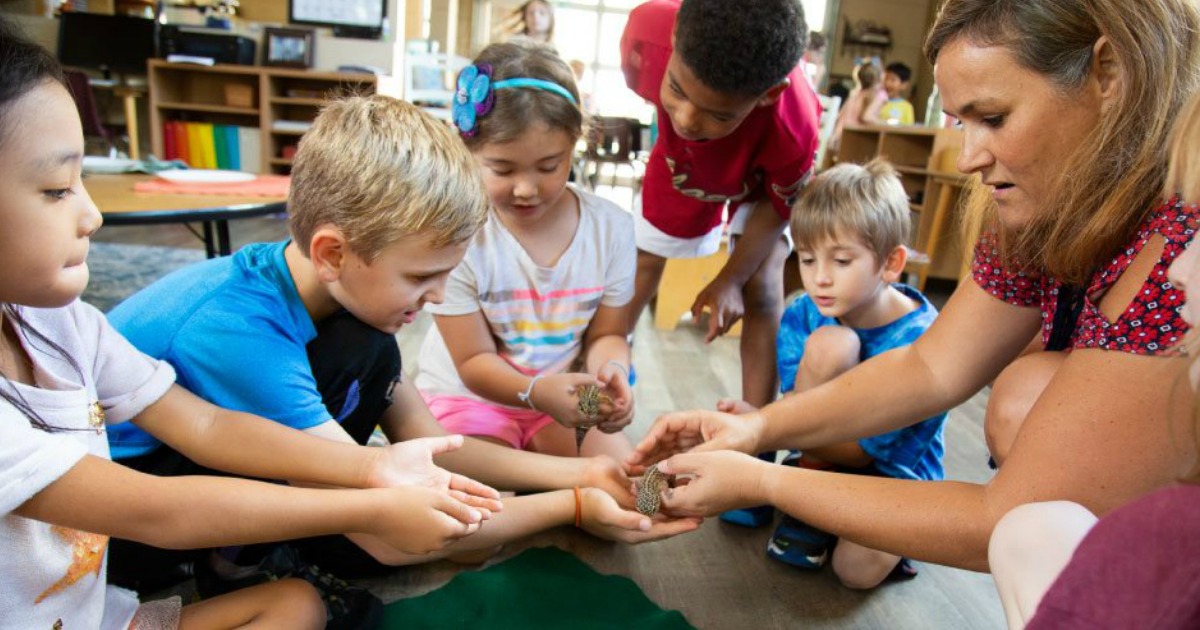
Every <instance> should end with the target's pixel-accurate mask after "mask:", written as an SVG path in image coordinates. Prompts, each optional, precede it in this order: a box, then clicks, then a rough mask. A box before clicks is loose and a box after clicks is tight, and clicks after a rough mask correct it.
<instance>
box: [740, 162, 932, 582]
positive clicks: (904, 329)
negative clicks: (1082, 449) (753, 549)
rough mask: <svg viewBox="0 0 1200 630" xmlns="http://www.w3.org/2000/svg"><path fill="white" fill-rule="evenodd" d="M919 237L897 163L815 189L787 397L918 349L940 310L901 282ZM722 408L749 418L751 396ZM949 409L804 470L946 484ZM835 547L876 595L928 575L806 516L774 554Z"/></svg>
mask: <svg viewBox="0 0 1200 630" xmlns="http://www.w3.org/2000/svg"><path fill="white" fill-rule="evenodd" d="M908 234H909V209H908V197H907V195H906V194H905V193H904V188H903V186H902V185H901V184H900V179H899V178H898V177H897V176H896V172H895V171H894V170H893V169H892V167H891V166H889V165H888V164H887V163H886V162H883V161H879V160H875V161H872V162H870V163H868V164H867V165H866V166H859V165H857V164H840V165H838V166H835V167H833V168H831V169H829V170H827V171H825V172H823V173H821V174H820V175H818V176H817V177H816V178H815V179H813V181H812V182H811V183H810V184H809V185H808V186H807V187H806V188H805V190H804V192H803V193H802V194H801V195H800V199H799V200H798V201H797V202H796V209H795V212H793V213H792V237H793V238H794V239H795V242H796V252H797V254H799V257H800V276H801V278H802V279H803V281H804V289H805V294H804V295H802V296H800V297H799V298H798V299H797V300H795V301H794V302H793V303H792V304H791V305H790V306H788V308H787V310H786V311H785V312H784V314H783V321H782V323H781V325H780V330H779V341H778V348H779V352H778V356H779V378H780V383H781V386H780V390H781V391H782V392H783V393H784V395H785V396H786V395H790V394H792V393H795V392H802V391H806V390H809V389H812V388H814V387H817V386H818V385H821V384H823V383H826V382H828V381H830V380H833V379H834V378H835V377H837V376H838V375H840V374H842V373H843V372H846V371H847V370H849V369H850V368H852V367H854V366H855V365H858V364H859V363H860V362H862V361H865V360H866V359H869V358H871V357H873V356H875V355H877V354H881V353H883V352H886V351H888V350H891V349H893V348H896V347H899V346H904V345H908V344H910V343H912V342H913V341H915V340H916V338H917V337H919V336H921V333H923V332H925V329H927V328H928V327H929V325H930V324H932V323H933V320H934V318H935V317H936V316H937V310H936V309H935V308H934V307H933V305H932V304H930V303H929V301H928V300H927V299H925V297H924V296H923V295H921V294H920V292H918V291H917V290H916V289H913V288H912V287H909V286H907V285H904V284H897V283H896V282H897V280H899V278H900V274H901V273H902V272H903V270H904V263H905V258H906V254H905V252H906V250H905V249H904V245H903V243H904V241H905V239H907V238H908ZM718 409H720V410H721V411H725V412H730V413H744V412H747V411H752V408H751V407H750V406H749V405H747V404H745V403H744V402H740V401H729V400H725V401H721V403H720V404H719V405H718ZM945 420H946V414H945V413H942V414H939V415H937V416H933V417H931V418H929V419H927V420H923V421H921V422H919V423H917V424H915V425H913V426H910V427H907V428H904V429H901V430H899V431H893V432H891V433H886V434H884V435H880V436H876V437H872V438H867V439H863V440H858V441H856V442H845V443H841V444H833V445H830V446H827V447H823V448H816V449H809V450H806V451H804V454H803V457H802V459H801V461H800V465H801V466H806V467H811V468H834V469H836V470H839V471H843V472H848V473H853V474H867V475H877V476H883V477H894V478H898V479H942V478H943V476H944V472H943V469H942V454H943V453H944V452H945V446H944V444H943V440H942V428H943V425H944V424H945ZM834 542H836V543H837V546H836V548H835V549H834V552H833V570H834V573H836V574H837V576H838V578H839V579H840V580H841V581H842V583H843V584H845V585H846V586H849V587H851V588H874V587H875V586H877V585H878V584H879V583H880V582H882V581H883V579H884V578H886V577H887V576H888V574H889V573H891V572H892V571H893V569H895V568H896V567H897V564H898V563H901V562H904V564H903V565H901V568H900V570H899V571H898V572H897V575H898V576H908V577H911V576H913V575H916V572H915V571H914V570H913V569H912V568H911V566H910V565H908V564H907V562H906V561H903V560H902V559H901V558H900V557H899V556H895V555H892V554H889V553H884V552H882V551H875V550H872V549H868V548H866V547H863V546H861V545H858V544H855V543H852V542H850V541H847V540H844V539H843V540H840V541H835V539H834V538H833V537H832V536H830V535H829V534H826V533H824V532H821V531H819V530H817V529H815V528H812V527H810V526H808V525H806V524H804V523H802V522H801V521H799V520H797V519H795V518H792V517H791V516H787V515H784V520H783V522H782V523H780V525H779V527H778V528H777V529H776V530H775V533H774V534H773V535H772V537H771V540H770V542H769V543H768V544H767V555H768V556H770V557H772V558H775V559H777V560H780V561H782V562H786V563H788V564H791V565H794V566H799V567H804V568H820V567H821V566H823V565H824V564H825V561H826V558H827V553H828V550H829V549H830V548H833V545H834Z"/></svg>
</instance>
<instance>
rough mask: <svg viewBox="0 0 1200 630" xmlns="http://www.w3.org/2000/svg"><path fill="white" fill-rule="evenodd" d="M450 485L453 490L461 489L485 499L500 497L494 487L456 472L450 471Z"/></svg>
mask: <svg viewBox="0 0 1200 630" xmlns="http://www.w3.org/2000/svg"><path fill="white" fill-rule="evenodd" d="M450 487H451V488H453V489H455V490H461V491H463V492H465V493H467V494H473V495H475V496H478V497H483V498H487V499H499V498H500V492H499V491H498V490H496V489H495V488H493V487H491V486H489V485H485V484H483V483H480V482H478V481H475V480H474V479H471V478H470V477H467V476H465V475H460V474H458V473H450Z"/></svg>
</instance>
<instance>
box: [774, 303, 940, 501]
mask: <svg viewBox="0 0 1200 630" xmlns="http://www.w3.org/2000/svg"><path fill="white" fill-rule="evenodd" d="M892 286H894V287H895V288H896V289H898V290H899V291H900V292H901V293H903V294H904V295H906V296H908V297H909V298H911V299H912V300H913V301H914V302H917V303H919V304H920V306H918V307H917V309H916V310H914V311H912V312H911V313H908V314H906V315H904V316H903V317H901V318H899V319H897V320H896V321H894V322H892V323H890V324H887V325H884V326H880V327H878V328H866V329H859V328H854V329H852V330H854V333H855V334H857V335H858V339H859V341H861V342H862V351H861V353H860V356H859V359H860V360H862V361H865V360H867V359H869V358H871V357H873V356H875V355H877V354H882V353H884V352H887V351H888V350H891V349H893V348H899V347H901V346H907V345H908V344H911V343H912V342H914V341H916V340H917V337H920V336H921V333H923V332H925V330H926V329H927V328H929V326H930V325H931V324H933V320H934V319H935V318H936V317H937V309H936V308H934V306H933V304H930V303H929V300H927V299H925V296H924V295H921V292H920V291H917V290H916V289H914V288H912V287H910V286H908V285H905V284H895V285H892ZM840 325H841V324H839V323H838V321H837V320H836V319H833V318H832V317H825V316H824V315H821V313H820V312H819V311H818V310H817V305H816V304H814V303H813V301H812V298H810V297H809V296H808V295H807V294H805V295H802V296H800V297H799V298H798V299H796V300H795V301H794V302H792V303H791V304H790V305H789V306H788V307H787V309H786V310H784V312H783V320H782V321H781V322H780V323H779V336H778V338H777V339H776V342H775V346H776V349H777V351H778V368H779V390H780V391H781V392H790V391H792V389H794V388H795V387H796V370H797V369H799V367H800V358H801V357H803V356H804V344H805V343H807V342H808V337H809V335H811V334H812V332H813V331H814V330H816V329H818V328H820V327H822V326H840ZM945 423H946V413H945V412H943V413H940V414H938V415H936V416H932V417H930V418H926V419H925V420H922V421H920V422H918V423H916V424H914V425H912V426H909V427H905V428H903V429H900V430H897V431H892V432H891V433H885V434H883V435H879V436H875V437H870V438H864V439H861V440H859V441H858V445H859V446H860V447H862V449H863V451H865V452H866V453H867V454H868V455H870V456H871V457H873V458H875V468H877V469H878V470H879V471H880V472H882V473H883V474H885V475H888V476H890V477H895V478H897V479H942V478H944V477H945V476H946V473H945V470H944V469H943V468H942V455H943V454H944V453H945V451H946V445H945V440H944V438H943V436H942V429H943V427H944V425H945Z"/></svg>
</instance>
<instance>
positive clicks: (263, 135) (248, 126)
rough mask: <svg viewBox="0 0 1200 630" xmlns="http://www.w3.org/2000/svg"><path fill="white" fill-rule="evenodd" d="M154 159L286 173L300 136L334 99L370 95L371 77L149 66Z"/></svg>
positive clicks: (221, 66) (374, 79)
mask: <svg viewBox="0 0 1200 630" xmlns="http://www.w3.org/2000/svg"><path fill="white" fill-rule="evenodd" d="M148 69H149V91H150V130H151V134H150V135H151V144H152V145H153V151H154V154H155V155H156V156H159V157H161V158H165V159H175V158H179V159H183V160H185V161H186V162H188V163H189V164H190V165H191V166H193V167H197V168H233V169H236V170H243V171H248V172H253V173H287V172H288V171H289V170H290V167H291V159H290V156H291V155H292V154H294V151H295V147H296V144H297V143H298V142H299V137H300V136H301V135H303V133H304V132H305V131H306V130H307V127H308V125H309V124H311V122H312V120H313V118H315V117H316V115H317V112H318V111H320V107H321V105H323V104H324V103H325V102H327V101H328V100H329V99H331V98H337V97H341V96H346V95H350V94H371V93H374V92H375V90H376V86H377V82H378V79H377V77H375V76H374V75H369V74H351V73H336V72H314V71H309V70H297V69H292V68H274V67H263V66H238V65H224V64H217V65H214V66H198V65H193V64H182V63H169V62H167V61H164V60H161V59H154V60H151V61H150V62H149V64H148Z"/></svg>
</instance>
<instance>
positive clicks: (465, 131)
mask: <svg viewBox="0 0 1200 630" xmlns="http://www.w3.org/2000/svg"><path fill="white" fill-rule="evenodd" d="M456 86H457V88H456V89H455V91H454V102H453V103H451V104H450V113H451V116H452V117H453V118H454V126H455V127H458V132H459V133H461V134H462V135H464V136H466V137H468V138H470V137H471V136H474V135H475V134H476V133H479V127H478V124H479V118H480V117H482V116H486V115H487V113H488V112H490V111H492V106H494V105H495V104H496V90H502V89H504V88H529V89H534V90H542V91H545V92H553V93H554V94H557V95H559V96H561V97H563V98H565V99H567V101H568V102H570V103H571V104H572V105H576V106H578V103H577V102H576V101H575V96H574V95H572V94H571V92H570V91H569V90H567V88H564V87H563V86H561V85H559V84H557V83H555V82H553V81H546V80H545V79H530V78H526V77H514V78H511V79H504V80H503V81H496V82H494V83H493V82H492V66H491V65H490V64H486V63H480V64H472V65H469V66H467V67H465V68H463V69H462V71H461V72H459V73H458V81H457V83H456Z"/></svg>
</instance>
